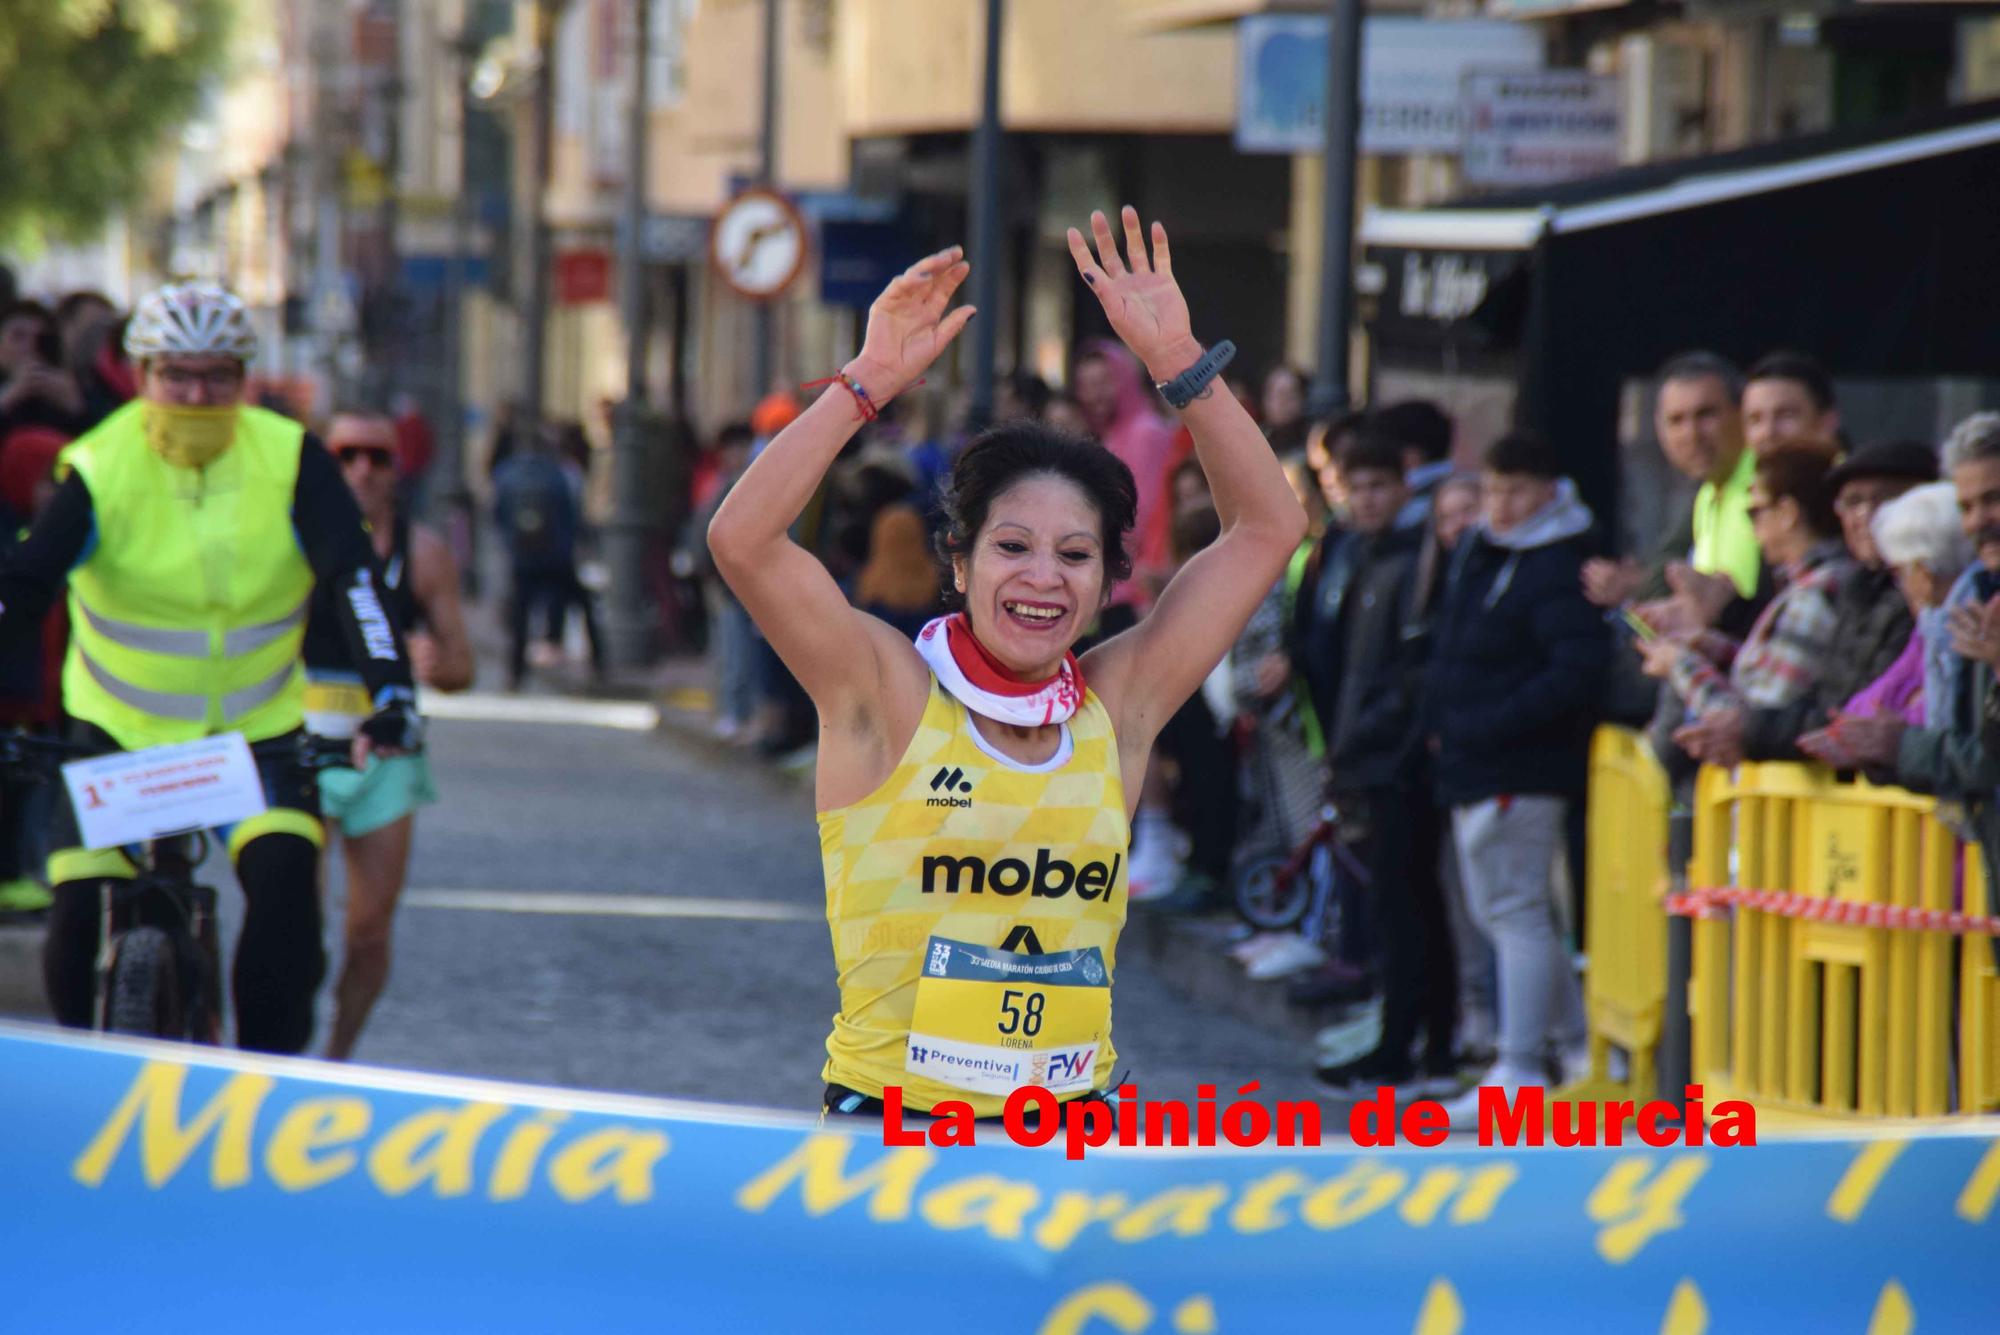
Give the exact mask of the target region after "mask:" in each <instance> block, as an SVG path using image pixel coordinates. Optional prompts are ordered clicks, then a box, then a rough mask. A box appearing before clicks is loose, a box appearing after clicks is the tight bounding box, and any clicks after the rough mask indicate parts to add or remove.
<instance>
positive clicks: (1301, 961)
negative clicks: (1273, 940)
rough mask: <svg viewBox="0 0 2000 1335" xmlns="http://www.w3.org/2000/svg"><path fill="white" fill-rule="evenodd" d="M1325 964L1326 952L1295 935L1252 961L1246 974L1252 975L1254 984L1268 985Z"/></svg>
mask: <svg viewBox="0 0 2000 1335" xmlns="http://www.w3.org/2000/svg"><path fill="white" fill-rule="evenodd" d="M1324 963H1326V952H1325V951H1324V950H1321V949H1320V948H1319V947H1318V946H1316V945H1314V944H1313V943H1312V942H1310V941H1308V940H1306V939H1305V938H1304V937H1302V936H1299V935H1297V934H1296V933H1294V934H1293V935H1291V936H1289V937H1287V938H1286V939H1285V940H1284V941H1281V942H1279V943H1278V944H1277V945H1275V946H1273V947H1271V949H1269V950H1267V951H1265V952H1264V953H1263V954H1261V955H1259V956H1258V957H1257V958H1256V959H1254V960H1252V961H1250V965H1249V967H1248V968H1247V969H1245V970H1244V972H1245V973H1247V974H1249V975H1250V980H1251V981H1252V982H1257V983H1268V982H1270V981H1271V980H1272V979H1274V978H1287V977H1290V976H1291V975H1292V974H1295V973H1298V972H1299V971H1300V970H1302V969H1310V968H1312V967H1313V966H1314V965H1317V964H1324Z"/></svg>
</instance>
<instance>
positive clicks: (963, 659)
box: [917, 612, 1083, 728]
mask: <svg viewBox="0 0 2000 1335" xmlns="http://www.w3.org/2000/svg"><path fill="white" fill-rule="evenodd" d="M917 652H918V653H919V654H921V655H923V659H924V662H925V663H927V664H929V665H930V669H931V672H932V673H933V674H934V675H935V676H936V677H937V679H938V682H939V684H941V685H942V686H943V687H944V688H945V690H947V691H949V692H950V693H951V697H952V698H953V699H954V700H957V701H958V702H959V703H960V704H962V705H964V706H965V707H966V708H967V709H970V710H971V711H972V712H974V713H975V714H984V715H985V716H986V717H987V718H990V719H994V720H996V721H998V722H1001V723H1011V724H1014V725H1015V726H1016V727H1021V728H1039V727H1042V726H1044V725H1046V724H1050V723H1067V722H1069V721H1070V719H1071V718H1072V717H1073V716H1074V715H1075V714H1076V711H1077V709H1078V708H1079V707H1080V706H1081V705H1082V704H1083V669H1082V668H1080V667H1078V666H1077V662H1076V655H1075V654H1064V655H1063V661H1062V666H1061V667H1060V668H1058V669H1057V670H1056V675H1055V676H1053V677H1050V678H1049V679H1048V680H1046V681H1023V680H1022V679H1021V678H1020V677H1018V676H1016V675H1015V674H1014V673H1012V672H1009V671H1008V670H1007V669H1006V668H1004V667H1002V666H1001V665H1000V664H999V662H998V661H996V660H995V659H994V657H993V655H992V654H989V653H987V652H986V646H985V645H983V644H981V643H980V642H979V637H978V636H976V635H974V634H973V633H972V624H971V623H970V622H969V621H967V620H966V619H965V613H963V612H954V613H952V614H951V615H950V616H942V617H938V618H937V619H935V620H934V621H932V622H930V623H929V624H928V625H926V626H925V627H924V628H923V630H922V631H920V632H919V633H918V635H917Z"/></svg>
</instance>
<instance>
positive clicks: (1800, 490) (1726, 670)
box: [1641, 444, 1854, 745]
mask: <svg viewBox="0 0 2000 1335" xmlns="http://www.w3.org/2000/svg"><path fill="white" fill-rule="evenodd" d="M1834 457H1835V456H1834V454H1833V452H1832V451H1831V450H1830V449H1827V448H1825V447H1823V446H1818V445H1806V444H1799V445H1787V446H1784V447H1782V448H1779V449H1776V450H1773V451H1771V452H1770V453H1769V454H1766V455H1764V456H1763V457H1762V458H1760V459H1758V460H1757V463H1756V473H1755V475H1754V478H1753V480H1752V481H1751V483H1750V490H1749V505H1748V509H1749V511H1750V524H1751V528H1752V529H1753V531H1754V532H1755V533H1756V535H1757V545H1758V547H1759V549H1760V550H1761V551H1762V553H1763V556H1764V560H1765V561H1766V562H1767V563H1768V564H1769V565H1770V566H1771V567H1772V568H1773V569H1774V570H1776V571H1778V572H1779V583H1780V588H1779V591H1778V595H1777V597H1775V598H1773V599H1772V600H1771V603H1770V605H1769V606H1768V607H1766V608H1765V609H1764V611H1763V613H1762V614H1761V615H1760V616H1759V617H1758V618H1757V621H1756V623H1755V624H1754V625H1752V626H1751V628H1750V634H1749V636H1748V637H1747V638H1746V639H1744V640H1743V641H1742V642H1741V643H1738V642H1737V641H1735V640H1732V639H1730V638H1728V637H1727V636H1724V635H1721V634H1718V633H1717V632H1715V631H1702V632H1700V633H1698V634H1695V635H1684V634H1676V635H1663V636H1660V637H1658V638H1655V639H1651V640H1646V641H1642V642H1641V653H1642V654H1643V655H1644V659H1645V671H1646V675H1647V676H1649V677H1660V678H1664V679H1665V680H1666V681H1667V682H1669V683H1670V684H1671V685H1672V686H1673V688H1674V691H1675V693H1676V694H1678V695H1679V696H1680V698H1681V699H1682V701H1683V702H1684V703H1685V704H1686V706H1687V716H1688V718H1690V719H1693V720H1699V719H1700V718H1701V717H1702V716H1703V715H1704V714H1707V713H1709V712H1710V711H1712V710H1718V709H1724V708H1759V707H1766V708H1768V707H1772V706H1777V705H1785V704H1789V703H1791V702H1792V701H1793V700H1795V699H1797V698H1798V697H1799V696H1801V695H1803V694H1805V693H1806V692H1807V691H1809V690H1810V689H1811V688H1812V686H1813V683H1814V682H1815V681H1816V680H1817V679H1818V676H1819V669H1820V665H1821V664H1822V663H1824V662H1825V661H1826V658H1827V656H1828V655H1829V654H1830V653H1832V652H1833V650H1834V644H1833V626H1834V610H1833V597H1834V591H1835V590H1836V589H1837V588H1838V587H1839V585H1840V581H1841V580H1843V579H1845V578H1846V577H1847V574H1848V572H1849V571H1851V570H1852V569H1853V568H1854V566H1853V563H1852V562H1851V561H1850V560H1849V559H1848V557H1847V549H1846V548H1845V547H1844V546H1843V545H1842V543H1841V540H1840V520H1839V518H1838V516H1837V515H1836V514H1835V512H1834V508H1833V489H1832V487H1831V486H1830V485H1829V483H1828V480H1827V475H1828V473H1829V472H1830V471H1831V470H1832V468H1833V463H1834ZM1691 730H1692V725H1690V726H1689V727H1683V728H1681V729H1680V730H1679V731H1677V732H1676V733H1675V734H1674V740H1675V741H1676V742H1680V743H1682V744H1683V745H1686V740H1687V734H1688V733H1689V732H1690V731H1691Z"/></svg>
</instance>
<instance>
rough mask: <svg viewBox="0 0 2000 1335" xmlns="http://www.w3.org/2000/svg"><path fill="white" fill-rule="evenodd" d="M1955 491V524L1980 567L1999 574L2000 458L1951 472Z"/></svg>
mask: <svg viewBox="0 0 2000 1335" xmlns="http://www.w3.org/2000/svg"><path fill="white" fill-rule="evenodd" d="M1951 482H1952V485H1953V486H1954V487H1956V488H1957V489H1958V523H1959V527H1960V528H1961V529H1962V530H1963V531H1964V533H1965V536H1966V537H1968V538H1970V539H1971V540H1972V544H1973V546H1974V547H1975V548H1976V549H1977V551H1978V553H1979V564H1981V565H1983V566H1985V567H1986V568H1987V569H1988V570H1991V571H1995V572H2000V459H1973V460H1970V461H1968V462H1966V463H1962V464H1960V465H1959V466H1958V467H1956V468H1954V469H1952V470H1951Z"/></svg>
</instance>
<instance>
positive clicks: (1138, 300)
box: [1069, 204, 1202, 380]
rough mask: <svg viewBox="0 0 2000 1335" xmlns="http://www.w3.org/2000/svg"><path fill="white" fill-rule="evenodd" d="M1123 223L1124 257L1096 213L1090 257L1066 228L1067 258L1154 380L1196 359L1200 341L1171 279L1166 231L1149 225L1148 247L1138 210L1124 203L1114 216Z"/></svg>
mask: <svg viewBox="0 0 2000 1335" xmlns="http://www.w3.org/2000/svg"><path fill="white" fill-rule="evenodd" d="M1119 217H1120V220H1121V221H1122V222H1123V223H1124V225H1125V256H1124V258H1122V259H1121V258H1120V257H1119V254H1118V242H1117V240H1116V238H1114V237H1113V236H1112V234H1111V224H1110V222H1109V221H1107V220H1106V219H1105V217H1104V214H1103V213H1102V212H1093V213H1092V214H1091V215H1090V234H1091V238H1092V240H1094V241H1095V242H1096V243H1097V254H1096V256H1095V257H1093V256H1092V255H1091V250H1090V246H1089V245H1088V244H1087V243H1086V242H1085V241H1084V239H1083V233H1081V232H1079V231H1077V229H1076V228H1074V227H1072V228H1070V229H1069V253H1070V258H1072V259H1074V260H1075V261H1076V271H1077V273H1078V274H1079V275H1081V276H1082V278H1083V281H1084V282H1085V283H1087V284H1089V285H1090V290H1091V291H1093V292H1095V293H1096V294H1097V300H1098V302H1099V304H1101V305H1102V306H1103V307H1104V314H1105V315H1106V316H1107V317H1108V318H1109V319H1110V321H1111V328H1112V329H1113V330H1115V331H1116V332H1117V334H1118V337H1119V338H1121V339H1123V340H1124V341H1125V346H1126V347H1128V348H1130V349H1132V351H1133V353H1134V354H1135V355H1136V356H1137V357H1138V358H1139V360H1140V361H1142V362H1144V363H1146V370H1147V371H1148V372H1150V373H1151V374H1152V377H1153V379H1154V380H1171V379H1173V378H1174V377H1175V376H1177V375H1179V374H1180V373H1181V372H1182V371H1185V370H1187V369H1188V368H1189V367H1190V366H1193V365H1194V364H1195V363H1196V362H1197V361H1199V360H1200V359H1201V352H1202V349H1201V345H1200V344H1199V343H1197V342H1195V340H1194V334H1193V332H1192V331H1191V330H1190V328H1189V325H1188V308H1187V298H1186V297H1184V296H1182V295H1181V286H1180V284H1179V283H1177V282H1175V281H1174V261H1173V254H1172V252H1171V251H1169V250H1168V248H1167V229H1166V228H1165V227H1163V226H1162V225H1161V224H1159V223H1157V222H1156V223H1154V224H1153V250H1152V254H1151V255H1150V256H1148V254H1147V253H1146V237H1145V234H1144V233H1143V232H1142V231H1141V230H1140V228H1139V210H1137V209H1135V208H1133V207H1132V206H1131V205H1129V204H1128V205H1126V206H1125V208H1124V209H1123V211H1122V212H1121V213H1120V215H1119Z"/></svg>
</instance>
